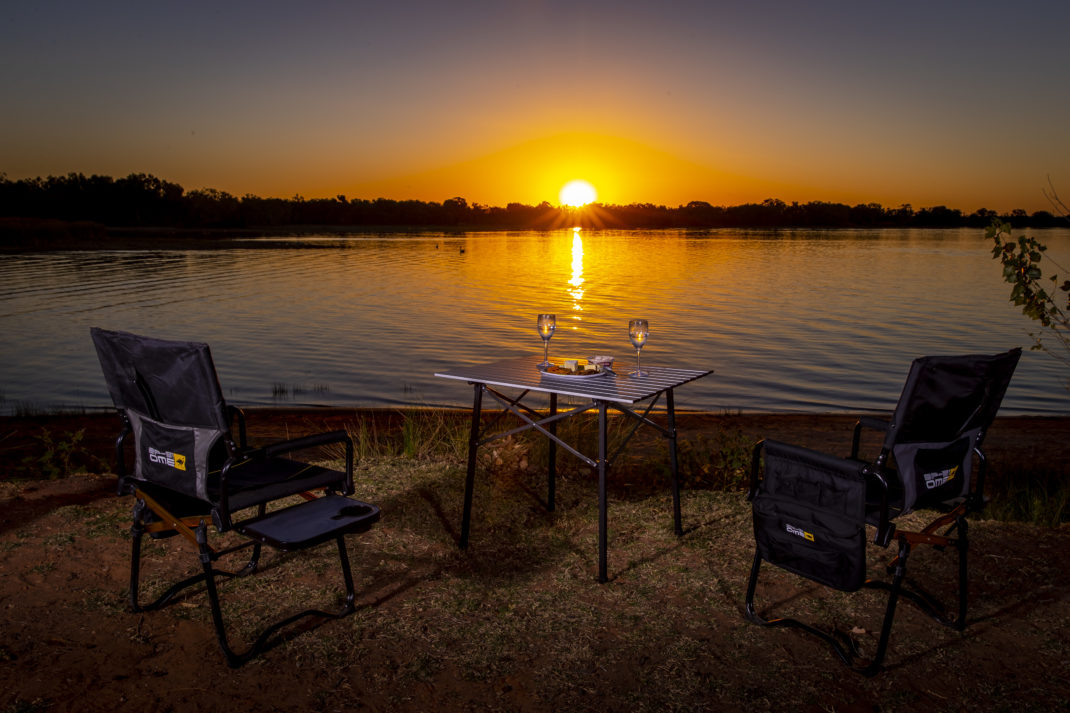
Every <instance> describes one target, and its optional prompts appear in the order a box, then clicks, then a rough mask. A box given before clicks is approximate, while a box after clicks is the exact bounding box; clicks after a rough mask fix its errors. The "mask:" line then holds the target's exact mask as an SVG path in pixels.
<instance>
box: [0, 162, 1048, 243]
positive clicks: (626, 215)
mask: <svg viewBox="0 0 1070 713" xmlns="http://www.w3.org/2000/svg"><path fill="white" fill-rule="evenodd" d="M0 218H8V219H23V220H25V219H36V220H51V221H67V222H86V223H90V224H99V225H100V226H107V227H108V228H116V229H124V228H125V229H133V228H153V227H156V228H174V229H185V230H194V231H211V230H217V229H285V228H287V227H299V226H306V227H307V226H316V227H322V228H328V229H329V228H335V229H344V228H349V227H354V228H359V227H375V226H383V227H402V226H406V227H408V226H411V227H428V228H430V227H442V228H448V227H457V228H474V229H479V228H494V229H502V228H506V229H536V230H537V229H548V228H560V227H571V226H573V225H577V224H580V225H584V226H590V227H604V228H720V227H733V228H735V227H755V228H766V227H815V228H816V227H829V228H837V227H864V228H885V227H925V228H954V227H980V228H983V227H987V226H988V225H989V224H991V223H992V221H993V219H995V218H1000V219H1002V220H1004V221H1006V222H1008V223H1010V224H1011V225H1013V226H1014V227H1052V226H1065V225H1066V222H1065V221H1066V216H1057V215H1054V214H1052V213H1050V212H1048V211H1037V212H1034V213H1031V214H1029V213H1026V211H1024V210H1013V211H1011V212H1010V213H1008V214H997V213H996V212H995V211H992V210H987V209H984V208H981V209H978V210H976V211H974V212H973V213H970V214H964V213H963V212H962V211H961V210H958V209H955V208H948V207H946V206H942V205H940V206H933V207H928V208H919V209H914V208H913V207H912V206H911V205H909V204H904V205H901V206H899V207H896V208H886V207H884V206H882V205H880V204H879V203H866V204H859V205H854V206H850V205H845V204H842V203H829V202H823V201H812V202H809V203H785V202H784V201H781V200H777V199H772V198H770V199H766V200H764V201H762V202H761V203H746V204H743V205H736V206H715V205H711V204H710V203H708V202H705V201H692V202H690V203H688V204H686V205H680V206H676V207H669V206H664V205H655V204H651V203H637V204H630V205H604V204H597V203H596V204H592V205H589V206H586V207H584V208H581V209H571V208H567V207H558V206H553V205H551V204H550V203H548V202H543V203H540V204H538V205H534V206H532V205H525V204H521V203H509V204H508V205H506V206H505V207H504V208H503V207H494V206H486V205H480V204H478V203H471V204H470V203H468V201H466V200H465V199H464V198H460V197H455V198H449V199H446V200H444V201H442V202H441V203H436V202H427V201H418V200H393V199H387V198H376V199H373V200H366V199H347V198H346V197H345V196H344V195H338V196H335V197H334V198H314V199H306V198H303V197H301V196H294V197H293V198H289V199H284V198H260V197H258V196H254V195H245V196H242V197H241V198H238V197H235V196H233V195H231V194H229V193H226V192H224V191H218V190H215V189H210V188H209V189H197V190H192V191H186V190H185V189H183V188H182V186H180V185H178V184H177V183H171V182H169V181H165V180H162V179H160V178H157V177H155V176H152V175H148V174H143V173H138V174H131V175H129V176H126V177H125V178H118V179H113V178H111V177H110V176H99V175H93V176H88V177H87V176H85V175H83V174H81V173H70V174H68V175H66V176H49V177H48V178H27V179H20V180H17V181H12V180H9V179H8V178H7V176H6V175H4V174H0Z"/></svg>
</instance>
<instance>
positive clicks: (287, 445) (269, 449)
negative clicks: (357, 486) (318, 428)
mask: <svg viewBox="0 0 1070 713" xmlns="http://www.w3.org/2000/svg"><path fill="white" fill-rule="evenodd" d="M331 443H342V444H344V445H345V448H346V482H345V486H344V488H343V489H342V493H343V494H344V495H352V494H353V492H354V488H353V439H352V438H350V437H349V434H348V433H346V432H345V431H326V432H324V433H314V434H312V435H310V436H302V437H300V438H291V439H290V440H288V441H280V442H279V443H272V444H270V445H267V446H264V447H263V448H262V449H260V450H261V451H262V452H263V454H264V455H265V456H266V457H268V458H274V457H275V456H278V455H282V454H284V453H292V452H294V451H301V450H304V449H306V448H315V447H317V446H326V445H330V444H331Z"/></svg>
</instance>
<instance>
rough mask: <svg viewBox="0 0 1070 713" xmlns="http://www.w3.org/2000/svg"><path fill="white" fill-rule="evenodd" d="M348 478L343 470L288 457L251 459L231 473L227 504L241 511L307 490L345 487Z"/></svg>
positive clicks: (230, 471) (228, 474)
mask: <svg viewBox="0 0 1070 713" xmlns="http://www.w3.org/2000/svg"><path fill="white" fill-rule="evenodd" d="M345 478H346V476H345V473H342V472H340V471H337V470H332V469H330V468H323V467H321V466H318V465H311V464H308V463H302V462H300V461H294V460H289V459H287V458H254V459H249V460H246V461H243V462H242V463H240V464H238V465H235V466H232V467H231V468H230V470H229V472H228V473H227V504H228V507H229V508H230V510H231V511H237V510H242V509H244V508H247V507H252V506H255V505H260V504H262V503H269V502H271V501H273V500H277V499H279V498H284V497H287V496H289V495H293V494H295V493H300V492H303V491H306V490H316V489H319V488H326V487H334V488H336V489H338V490H341V489H342V488H343V487H344V485H345Z"/></svg>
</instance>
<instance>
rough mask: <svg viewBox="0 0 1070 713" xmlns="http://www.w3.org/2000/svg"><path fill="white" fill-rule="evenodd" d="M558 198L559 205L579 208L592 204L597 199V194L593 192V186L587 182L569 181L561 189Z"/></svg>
mask: <svg viewBox="0 0 1070 713" xmlns="http://www.w3.org/2000/svg"><path fill="white" fill-rule="evenodd" d="M559 198H560V200H561V205H564V206H569V207H570V208H579V207H580V206H584V205H587V204H588V203H593V202H594V201H595V200H596V199H597V198H598V193H597V192H595V190H594V186H592V185H591V184H590V183H588V182H587V181H580V180H576V181H569V182H568V183H566V184H565V185H564V187H562V188H561V193H560V194H559Z"/></svg>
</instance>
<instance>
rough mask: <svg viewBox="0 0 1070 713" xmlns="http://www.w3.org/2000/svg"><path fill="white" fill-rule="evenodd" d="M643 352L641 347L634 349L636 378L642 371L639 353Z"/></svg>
mask: <svg viewBox="0 0 1070 713" xmlns="http://www.w3.org/2000/svg"><path fill="white" fill-rule="evenodd" d="M641 351H643V348H642V347H636V349H635V374H636V376H638V375H639V374H640V373H641V372H642V371H643V368H642V365H641V364H640V363H639V352H641Z"/></svg>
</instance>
